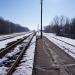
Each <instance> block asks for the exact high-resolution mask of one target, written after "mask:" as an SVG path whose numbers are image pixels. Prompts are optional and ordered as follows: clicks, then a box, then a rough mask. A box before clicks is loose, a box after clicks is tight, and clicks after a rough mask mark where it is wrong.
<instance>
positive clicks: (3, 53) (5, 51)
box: [0, 33, 32, 58]
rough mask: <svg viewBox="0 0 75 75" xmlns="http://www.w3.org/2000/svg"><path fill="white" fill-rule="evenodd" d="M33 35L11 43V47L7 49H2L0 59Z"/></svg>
mask: <svg viewBox="0 0 75 75" xmlns="http://www.w3.org/2000/svg"><path fill="white" fill-rule="evenodd" d="M31 34H32V33H31ZM31 34H29V35H28V36H25V37H23V38H21V39H18V40H16V41H14V42H11V43H9V45H8V46H7V47H6V48H3V49H1V50H0V58H2V57H3V56H4V55H5V54H6V53H8V52H9V51H11V49H12V48H14V47H15V46H16V45H18V44H19V43H21V42H22V41H23V40H25V39H27V38H28V37H29V36H30V35H31Z"/></svg>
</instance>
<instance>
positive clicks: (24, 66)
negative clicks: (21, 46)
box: [13, 37, 36, 75]
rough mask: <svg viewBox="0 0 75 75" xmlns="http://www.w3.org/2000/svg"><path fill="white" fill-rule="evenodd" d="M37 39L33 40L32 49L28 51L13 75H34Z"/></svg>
mask: <svg viewBox="0 0 75 75" xmlns="http://www.w3.org/2000/svg"><path fill="white" fill-rule="evenodd" d="M35 41H36V37H34V38H33V40H32V42H31V44H30V47H29V48H28V49H27V51H26V53H25V55H24V57H23V59H22V60H21V64H20V65H19V67H17V68H16V71H15V72H14V73H13V75H32V69H33V61H34V52H35Z"/></svg>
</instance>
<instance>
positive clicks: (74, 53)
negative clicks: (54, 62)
mask: <svg viewBox="0 0 75 75" xmlns="http://www.w3.org/2000/svg"><path fill="white" fill-rule="evenodd" d="M43 34H44V36H46V37H47V38H48V39H49V40H50V41H52V42H53V43H55V44H56V45H57V46H59V47H60V48H62V49H63V50H64V51H65V52H66V53H68V54H69V55H71V56H72V57H73V58H75V47H73V46H71V45H68V44H66V43H64V42H62V41H65V42H67V43H69V44H72V45H74V46H75V40H74V39H70V38H66V37H61V36H56V35H55V34H52V33H43ZM53 37H54V38H53ZM55 38H57V39H60V40H62V41H60V40H57V39H55Z"/></svg>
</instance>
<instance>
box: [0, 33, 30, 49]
mask: <svg viewBox="0 0 75 75" xmlns="http://www.w3.org/2000/svg"><path fill="white" fill-rule="evenodd" d="M29 34H31V33H27V34H26V33H25V34H23V35H21V36H17V37H14V38H11V39H7V40H3V41H0V49H1V48H5V47H6V45H7V44H8V43H9V42H12V41H16V40H17V39H20V38H23V37H24V36H27V35H29Z"/></svg>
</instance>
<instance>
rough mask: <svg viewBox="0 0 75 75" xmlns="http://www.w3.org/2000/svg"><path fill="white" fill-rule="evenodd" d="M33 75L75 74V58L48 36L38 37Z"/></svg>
mask: <svg viewBox="0 0 75 75" xmlns="http://www.w3.org/2000/svg"><path fill="white" fill-rule="evenodd" d="M32 75H75V59H73V58H72V57H71V56H70V55H68V54H67V53H66V52H65V51H64V50H62V49H61V48H59V47H58V46H57V45H55V44H54V43H52V42H51V41H50V40H48V39H47V38H46V37H43V39H40V38H39V37H37V42H36V51H35V59H34V68H33V74H32Z"/></svg>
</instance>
